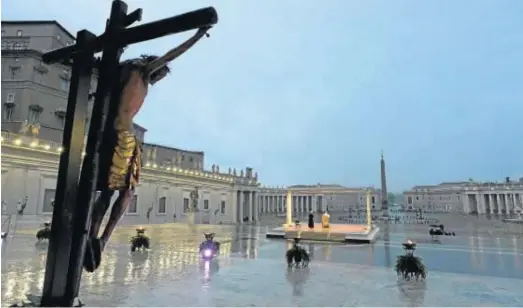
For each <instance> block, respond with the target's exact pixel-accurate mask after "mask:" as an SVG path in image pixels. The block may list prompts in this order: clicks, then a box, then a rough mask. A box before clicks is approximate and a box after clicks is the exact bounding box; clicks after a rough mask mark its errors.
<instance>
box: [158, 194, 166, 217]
mask: <svg viewBox="0 0 523 308" xmlns="http://www.w3.org/2000/svg"><path fill="white" fill-rule="evenodd" d="M165 201H166V198H165V197H161V198H160V199H159V200H158V213H160V214H165Z"/></svg>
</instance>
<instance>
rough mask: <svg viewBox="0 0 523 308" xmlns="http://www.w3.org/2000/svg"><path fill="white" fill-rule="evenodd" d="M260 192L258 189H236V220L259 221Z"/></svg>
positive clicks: (241, 221)
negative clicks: (258, 195) (258, 196)
mask: <svg viewBox="0 0 523 308" xmlns="http://www.w3.org/2000/svg"><path fill="white" fill-rule="evenodd" d="M257 194H258V192H256V191H250V190H247V191H244V190H239V191H236V194H235V196H236V209H237V211H236V221H237V222H239V223H240V224H241V223H243V222H244V220H245V221H248V222H250V223H252V222H255V221H259V215H258V213H259V211H258V198H257Z"/></svg>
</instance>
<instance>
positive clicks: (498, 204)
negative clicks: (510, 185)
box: [463, 192, 523, 214]
mask: <svg viewBox="0 0 523 308" xmlns="http://www.w3.org/2000/svg"><path fill="white" fill-rule="evenodd" d="M522 195H523V192H521V193H514V192H509V193H499V192H496V193H490V192H489V193H484V192H474V193H467V194H465V200H464V205H463V207H464V209H463V210H464V212H465V213H477V214H509V213H515V212H516V210H517V209H520V210H521V209H522V208H523V196H522Z"/></svg>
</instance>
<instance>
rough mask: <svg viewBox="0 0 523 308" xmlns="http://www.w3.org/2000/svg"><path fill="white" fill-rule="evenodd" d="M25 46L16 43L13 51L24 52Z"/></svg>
mask: <svg viewBox="0 0 523 308" xmlns="http://www.w3.org/2000/svg"><path fill="white" fill-rule="evenodd" d="M23 49H24V46H23V45H22V43H20V42H16V43H14V44H13V50H23Z"/></svg>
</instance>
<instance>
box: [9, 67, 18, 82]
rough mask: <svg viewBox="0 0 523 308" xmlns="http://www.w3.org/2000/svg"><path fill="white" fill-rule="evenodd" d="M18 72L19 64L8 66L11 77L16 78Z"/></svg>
mask: <svg viewBox="0 0 523 308" xmlns="http://www.w3.org/2000/svg"><path fill="white" fill-rule="evenodd" d="M19 73H20V66H11V67H9V74H10V75H11V79H16V78H17V77H18V74H19Z"/></svg>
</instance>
